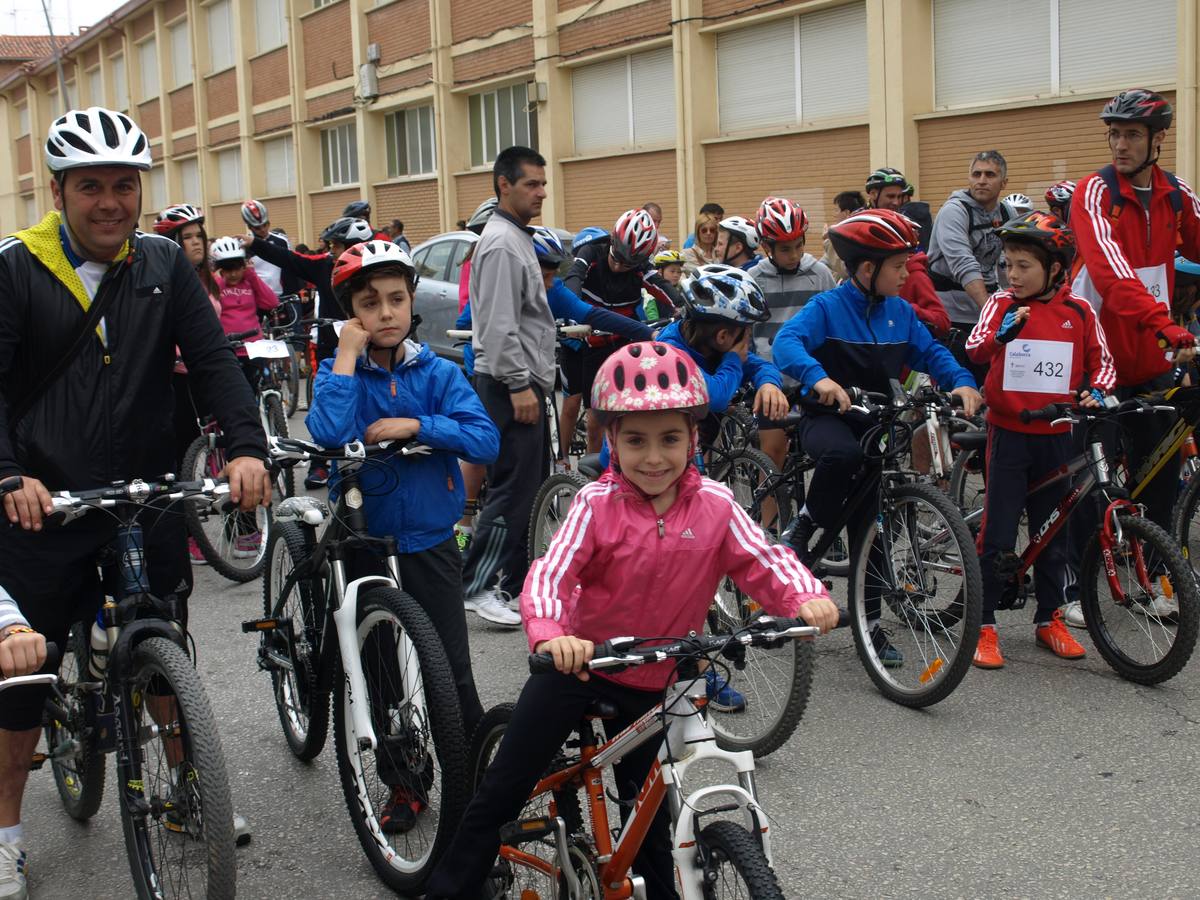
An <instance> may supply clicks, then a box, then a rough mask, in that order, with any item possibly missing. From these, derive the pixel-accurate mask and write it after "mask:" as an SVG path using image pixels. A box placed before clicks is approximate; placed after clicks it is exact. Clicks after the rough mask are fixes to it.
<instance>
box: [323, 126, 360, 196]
mask: <svg viewBox="0 0 1200 900" xmlns="http://www.w3.org/2000/svg"><path fill="white" fill-rule="evenodd" d="M321 173H322V176H323V179H324V183H325V187H336V186H338V185H343V184H358V133H357V132H356V131H355V130H354V123H353V122H347V123H346V124H345V125H339V126H337V127H336V128H326V129H325V130H323V131H322V132H321Z"/></svg>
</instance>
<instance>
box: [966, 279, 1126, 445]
mask: <svg viewBox="0 0 1200 900" xmlns="http://www.w3.org/2000/svg"><path fill="white" fill-rule="evenodd" d="M1019 306H1028V307H1029V318H1028V319H1026V320H1025V324H1024V325H1023V326H1022V327H1021V330H1020V331H1019V332H1018V333H1017V336H1016V337H1015V338H1013V339H1012V341H1010V342H1009V343H1007V344H1002V343H1000V342H998V341H997V340H996V332H997V331H998V330H999V329H1000V323H1001V322H1002V321H1003V320H1004V316H1005V314H1006V313H1007V312H1008V311H1009V310H1010V309H1016V308H1017V307H1019ZM966 347H967V355H968V356H970V357H971V359H972V360H974V361H975V362H977V363H981V364H982V363H989V364H990V366H991V367H990V368H989V369H988V374H987V381H985V382H984V388H983V392H984V397H985V399H986V400H987V419H988V421H989V422H991V423H992V424H994V425H999V426H1000V427H1001V428H1007V429H1008V430H1009V431H1022V432H1025V433H1026V434H1057V433H1061V432H1066V431H1070V430H1071V426H1070V425H1057V426H1052V425H1051V424H1050V423H1049V422H1046V421H1036V422H1028V423H1026V422H1022V421H1021V419H1020V415H1021V410H1023V409H1029V410H1034V409H1041V408H1042V407H1043V406H1046V405H1048V404H1050V403H1073V402H1074V401H1075V399H1076V398H1077V397H1078V394H1079V391H1080V390H1082V389H1084V388H1099V389H1100V390H1102V391H1105V392H1107V391H1110V390H1112V387H1113V383H1114V382H1115V380H1116V376H1117V373H1116V369H1115V368H1114V366H1113V358H1112V355H1111V354H1110V353H1109V351H1108V344H1107V341H1106V340H1105V336H1104V329H1103V328H1101V326H1100V322H1099V320H1098V319H1097V318H1096V314H1095V313H1094V312H1092V308H1091V306H1089V305H1088V302H1087V301H1086V300H1085V299H1083V298H1082V297H1078V296H1076V295H1075V294H1073V293H1071V288H1070V285H1066V284H1064V285H1063V286H1062V287H1060V288H1059V289H1058V293H1056V294H1055V295H1054V296H1053V297H1051V298H1050V299H1049V300H1034V299H1027V300H1018V299H1017V298H1016V297H1014V296H1013V295H1012V292H1011V291H997V292H996V293H994V294H992V296H991V297H989V298H988V302H987V303H985V304H984V307H983V310H982V311H981V312H980V313H979V322H978V323H977V324H976V325H975V327H974V328H973V329H971V334H970V336H969V337H968V338H967V345H966ZM1068 364H1069V368H1068ZM1047 367H1049V368H1047ZM1056 388H1066V389H1065V390H1056Z"/></svg>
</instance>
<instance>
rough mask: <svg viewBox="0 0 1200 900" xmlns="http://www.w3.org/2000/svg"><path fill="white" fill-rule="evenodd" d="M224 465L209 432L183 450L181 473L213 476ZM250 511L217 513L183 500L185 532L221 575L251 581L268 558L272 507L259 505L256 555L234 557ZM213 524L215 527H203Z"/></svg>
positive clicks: (192, 477) (220, 451)
mask: <svg viewBox="0 0 1200 900" xmlns="http://www.w3.org/2000/svg"><path fill="white" fill-rule="evenodd" d="M223 465H224V453H223V451H222V450H221V449H220V448H219V447H218V448H216V449H214V450H210V449H209V446H208V436H207V435H204V434H202V435H200V436H199V437H198V438H196V439H195V440H194V441H192V443H191V446H189V447H188V451H187V453H186V454H184V457H183V464H182V466H181V468H182V469H183V476H182V477H183V479H185V480H194V479H200V478H209V477H215V475H216V473H217V472H218V471H219V470H220V469H221V467H222V466H223ZM249 515H250V513H240V512H237V511H236V510H235V511H232V512H229V513H218V512H213V511H211V510H210V509H209V508H208V507H207V506H202V505H200V504H196V503H185V504H183V518H184V521H185V522H187V528H188V534H190V535H191V537H192V539H193V540H195V542H196V546H197V547H199V548H200V552H201V553H202V554H203V555H204V559H205V561H206V562H207V563H208V564H209V565H210V566H212V567H213V570H214V571H216V572H217V573H218V574H220V575H221V576H223V577H224V578H228V579H229V580H230V581H236V582H238V583H241V584H245V583H246V582H247V581H253V580H254V579H255V578H257V577H258V576H259V575H261V574H262V572H263V568H264V567H265V566H266V561H267V554H266V545H267V540H268V539H269V537H270V527H271V510H270V508H269V507H265V506H260V507H259V508H258V509H256V510H255V511H254V513H253V515H254V518H255V525H256V526H257V528H258V533H259V535H260V537H259V548H258V552H257V555H256V556H254V557H248V558H246V559H236V558H235V557H233V555H232V554H233V552H234V539H236V536H237V532H238V531H239V530H244V529H245V528H247V527H249V525H248V524H247V523H246V520H244V519H242V518H241V517H242V516H249ZM213 525H215V527H206V526H213Z"/></svg>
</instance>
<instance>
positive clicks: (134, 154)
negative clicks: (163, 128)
mask: <svg viewBox="0 0 1200 900" xmlns="http://www.w3.org/2000/svg"><path fill="white" fill-rule="evenodd" d="M45 156H46V165H47V166H49V167H50V171H51V172H65V171H66V170H67V169H82V168H84V167H85V166H132V167H133V168H135V169H140V170H142V171H143V172H144V171H146V170H148V169H149V168H150V164H151V158H150V142H149V141H148V140H146V135H145V134H143V133H142V129H140V128H138V127H137V126H136V125H134V124H133V120H132V119H130V118H129V116H127V115H125V114H124V113H119V112H113V111H112V110H110V109H104V108H103V107H99V106H90V107H88V108H87V109H73V110H71V111H70V112H69V113H67V114H66V115H65V116H59V117H58V118H57V119H55V120H54V122H53V124H51V126H50V131H49V133H48V134H47V135H46V150H45Z"/></svg>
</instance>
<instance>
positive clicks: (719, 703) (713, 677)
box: [704, 668, 746, 713]
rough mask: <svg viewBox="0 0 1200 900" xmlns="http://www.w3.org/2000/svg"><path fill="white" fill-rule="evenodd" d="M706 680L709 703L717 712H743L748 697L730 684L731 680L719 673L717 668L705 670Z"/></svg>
mask: <svg viewBox="0 0 1200 900" xmlns="http://www.w3.org/2000/svg"><path fill="white" fill-rule="evenodd" d="M704 682H705V685H706V687H707V690H706V693H707V694H708V705H709V706H711V707H712V708H713V709H715V710H716V711H717V712H725V713H734V712H742V711H743V710H744V709H745V708H746V698H745V696H744V695H743V694H742V693H740V692H739V691H735V690H734V689H733V688H731V687H730V686H729V682H728V681H726V680H725V679H724V678H722V677H721V676H720V675H718V674H717V670H716V669H712V668H709V669H706V670H705V671H704Z"/></svg>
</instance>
